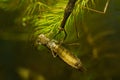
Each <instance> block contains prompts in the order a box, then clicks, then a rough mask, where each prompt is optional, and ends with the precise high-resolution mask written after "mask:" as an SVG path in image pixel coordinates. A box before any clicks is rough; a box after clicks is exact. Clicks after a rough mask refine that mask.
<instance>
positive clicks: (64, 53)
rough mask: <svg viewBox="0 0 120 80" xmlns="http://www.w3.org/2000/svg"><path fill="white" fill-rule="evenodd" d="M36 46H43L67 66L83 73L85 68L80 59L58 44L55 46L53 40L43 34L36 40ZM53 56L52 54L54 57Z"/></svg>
mask: <svg viewBox="0 0 120 80" xmlns="http://www.w3.org/2000/svg"><path fill="white" fill-rule="evenodd" d="M36 44H38V45H41V44H42V45H45V46H46V47H48V48H49V49H50V50H51V51H52V53H55V54H56V55H58V56H59V57H60V58H61V59H62V60H63V61H64V62H66V63H67V64H68V65H70V66H72V67H73V68H75V69H78V70H80V71H84V70H85V68H84V67H83V65H82V63H81V61H80V59H79V58H78V57H76V56H75V55H73V54H72V53H71V52H70V51H69V50H67V49H66V48H64V47H62V46H61V45H60V44H57V43H56V42H55V41H54V40H50V39H49V38H47V37H46V36H45V35H44V34H40V35H39V36H38V38H37V41H36ZM55 54H53V55H54V56H55Z"/></svg>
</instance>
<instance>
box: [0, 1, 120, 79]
mask: <svg viewBox="0 0 120 80" xmlns="http://www.w3.org/2000/svg"><path fill="white" fill-rule="evenodd" d="M19 1H20V0H0V8H1V9H0V80H31V79H32V80H119V79H120V77H119V72H120V64H119V62H120V58H119V57H120V49H119V48H120V35H119V34H120V27H119V25H120V0H110V3H109V6H108V8H107V11H106V13H105V14H100V13H96V12H93V11H87V10H85V13H84V16H83V18H82V19H81V18H78V20H77V21H76V23H74V26H77V30H78V32H79V35H80V36H79V38H77V36H76V31H75V27H66V31H67V33H68V36H67V39H66V41H65V44H64V46H65V47H66V48H67V49H68V50H70V51H72V52H73V53H74V54H76V55H77V56H78V57H79V58H80V59H81V61H82V62H83V64H84V66H85V67H86V68H87V72H86V73H82V72H79V71H77V70H75V69H73V68H71V67H70V66H68V65H67V64H65V63H64V62H63V61H62V60H60V59H59V58H53V56H52V55H51V51H49V50H48V49H47V48H46V47H42V48H43V49H42V50H40V51H38V50H37V49H36V47H34V46H32V42H30V40H29V39H30V38H31V35H32V33H33V32H32V30H33V28H31V25H30V24H28V25H27V26H23V25H22V18H21V17H22V16H23V14H22V13H23V12H24V9H25V8H26V6H27V5H28V4H26V3H29V1H28V2H27V1H26V2H24V1H23V0H21V2H22V1H23V3H24V4H20V6H18V8H17V5H18V4H19ZM45 1H46V0H43V2H45ZM55 1H57V0H55ZM58 1H59V0H58ZM33 2H34V1H33ZM48 2H49V1H48ZM53 3H54V2H52V1H51V4H53ZM101 3H102V2H101ZM103 3H104V2H103ZM25 4H26V5H25ZM47 4H48V5H50V3H47ZM4 5H5V6H4ZM103 6H104V4H102V5H101V4H100V5H99V6H96V9H100V10H101V9H102V8H103ZM80 15H81V14H80ZM27 23H28V22H26V24H27ZM71 42H77V43H79V44H80V45H77V46H76V45H72V46H71V45H67V44H66V43H71Z"/></svg>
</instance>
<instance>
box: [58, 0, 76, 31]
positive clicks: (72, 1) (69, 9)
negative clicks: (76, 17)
mask: <svg viewBox="0 0 120 80" xmlns="http://www.w3.org/2000/svg"><path fill="white" fill-rule="evenodd" d="M76 1H77V0H69V2H68V4H67V6H66V8H65V12H64V17H63V20H62V22H61V25H60V28H61V29H64V27H65V24H66V21H67V19H68V17H69V16H70V14H71V13H72V11H73V9H74V6H75V3H76Z"/></svg>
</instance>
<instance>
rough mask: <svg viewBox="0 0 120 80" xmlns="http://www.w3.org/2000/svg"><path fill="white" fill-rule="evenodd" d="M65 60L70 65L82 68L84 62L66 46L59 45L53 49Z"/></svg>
mask: <svg viewBox="0 0 120 80" xmlns="http://www.w3.org/2000/svg"><path fill="white" fill-rule="evenodd" d="M53 51H54V52H55V53H56V54H57V55H58V56H59V57H60V58H61V59H62V60H63V61H64V62H66V63H67V64H69V65H70V66H72V67H74V68H76V69H82V63H81V61H80V59H79V58H77V57H76V56H74V55H73V54H72V53H71V52H70V51H68V50H67V49H65V48H64V47H62V46H60V45H57V44H56V46H55V47H54V50H53Z"/></svg>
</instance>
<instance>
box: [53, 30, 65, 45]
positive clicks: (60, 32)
mask: <svg viewBox="0 0 120 80" xmlns="http://www.w3.org/2000/svg"><path fill="white" fill-rule="evenodd" d="M62 31H64V34H65V36H64V38H63V40H62V41H61V42H64V40H65V39H66V37H67V32H66V30H65V29H64V28H59V31H58V33H57V34H56V35H55V36H54V37H53V38H55V37H56V36H57V35H58V34H60V33H61V32H62ZM61 42H60V43H61Z"/></svg>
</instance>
